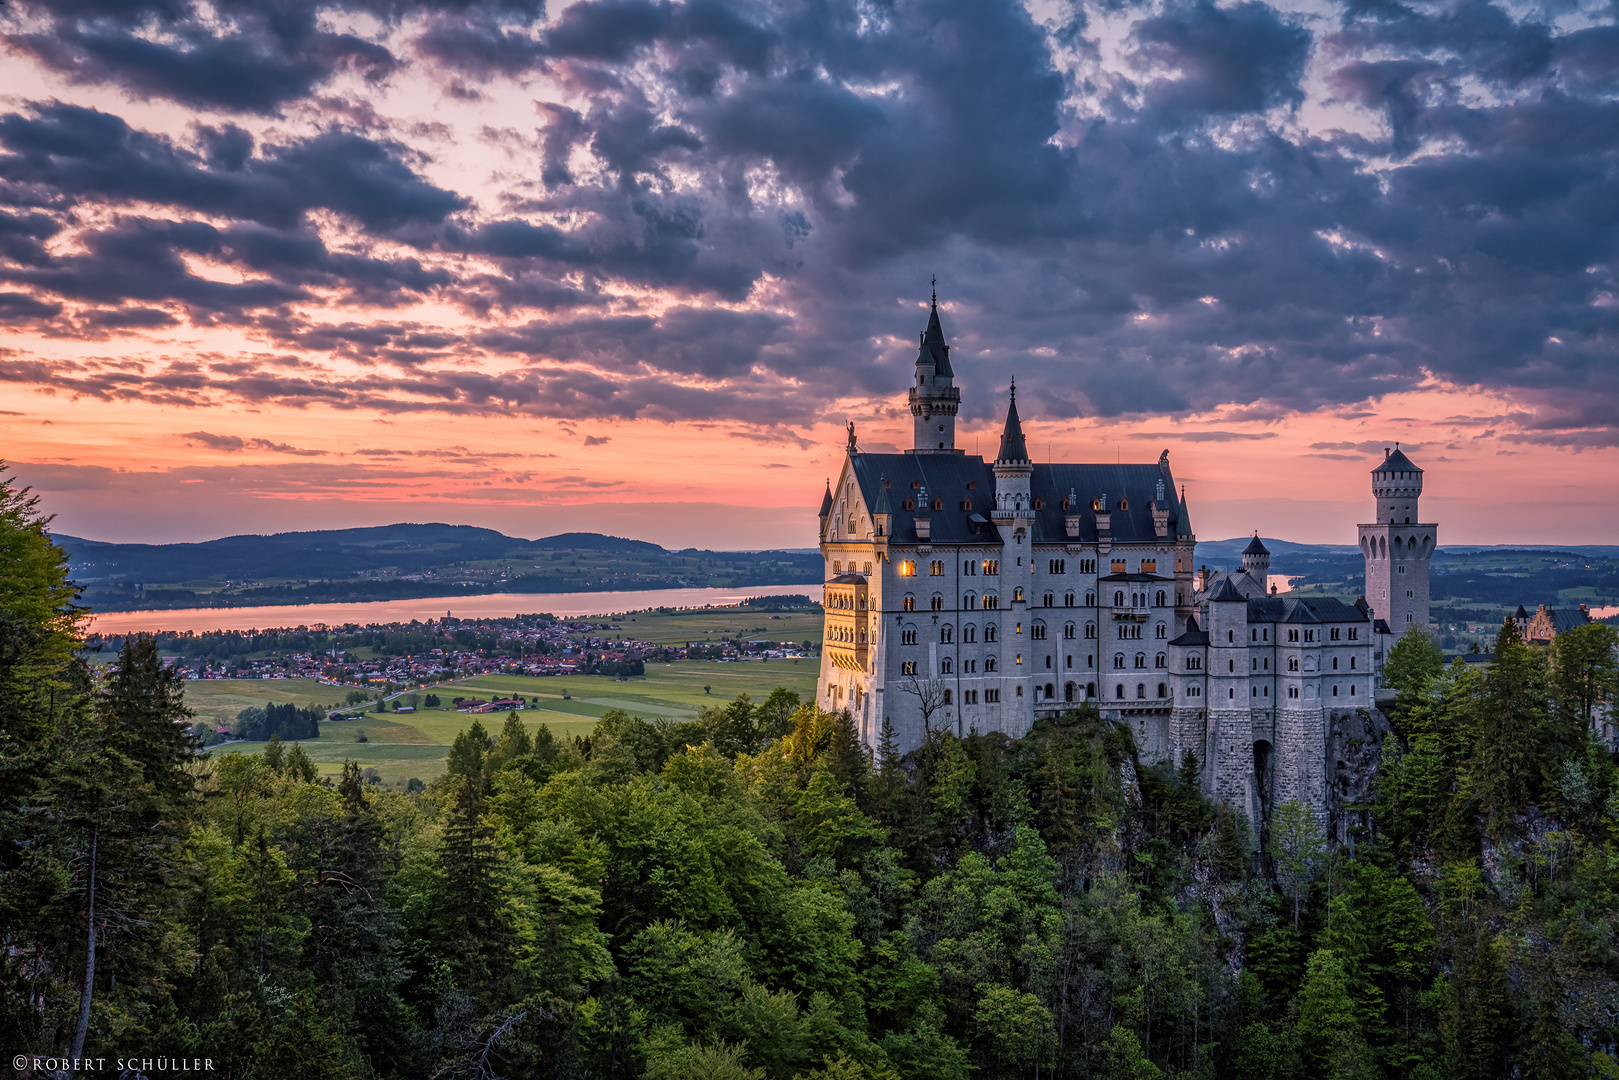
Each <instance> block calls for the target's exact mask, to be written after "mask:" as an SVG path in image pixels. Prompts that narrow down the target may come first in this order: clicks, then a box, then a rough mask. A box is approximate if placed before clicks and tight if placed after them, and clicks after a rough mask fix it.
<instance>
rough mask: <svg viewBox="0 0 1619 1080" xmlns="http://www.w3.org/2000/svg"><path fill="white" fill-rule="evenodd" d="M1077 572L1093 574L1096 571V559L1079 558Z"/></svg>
mask: <svg viewBox="0 0 1619 1080" xmlns="http://www.w3.org/2000/svg"><path fill="white" fill-rule="evenodd" d="M1079 572H1080V573H1081V574H1094V573H1096V560H1095V559H1081V560H1079Z"/></svg>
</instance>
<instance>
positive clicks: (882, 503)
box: [871, 476, 894, 514]
mask: <svg viewBox="0 0 1619 1080" xmlns="http://www.w3.org/2000/svg"><path fill="white" fill-rule="evenodd" d="M871 512H872V513H873V514H892V513H893V512H894V501H893V500H892V499H890V498H889V497H888V478H887V477H886V476H885V477H882V478H880V479H879V480H878V483H877V502H876V503H875V504H874V505H873V506H872V508H871Z"/></svg>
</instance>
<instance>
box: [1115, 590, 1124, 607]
mask: <svg viewBox="0 0 1619 1080" xmlns="http://www.w3.org/2000/svg"><path fill="white" fill-rule="evenodd" d="M1113 606H1114V607H1123V606H1124V592H1123V590H1120V591H1118V592H1115V593H1114V594H1113Z"/></svg>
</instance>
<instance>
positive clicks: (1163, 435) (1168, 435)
mask: <svg viewBox="0 0 1619 1080" xmlns="http://www.w3.org/2000/svg"><path fill="white" fill-rule="evenodd" d="M1130 437H1131V438H1132V439H1175V440H1178V441H1180V442H1249V441H1253V440H1258V439H1274V438H1276V437H1277V435H1276V432H1274V431H1259V432H1248V431H1137V432H1134V433H1133V434H1131V436H1130Z"/></svg>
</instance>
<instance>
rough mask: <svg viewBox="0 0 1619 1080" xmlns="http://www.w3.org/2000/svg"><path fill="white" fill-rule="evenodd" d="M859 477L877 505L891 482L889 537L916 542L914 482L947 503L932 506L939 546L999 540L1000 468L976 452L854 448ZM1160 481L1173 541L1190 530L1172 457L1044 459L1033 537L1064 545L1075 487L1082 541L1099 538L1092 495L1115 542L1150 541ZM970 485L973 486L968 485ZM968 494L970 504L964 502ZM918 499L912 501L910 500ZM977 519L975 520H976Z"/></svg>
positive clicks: (1038, 470)
mask: <svg viewBox="0 0 1619 1080" xmlns="http://www.w3.org/2000/svg"><path fill="white" fill-rule="evenodd" d="M851 463H852V465H853V471H854V475H855V481H856V482H857V483H858V484H859V485H860V492H861V495H862V496H863V497H864V499H865V502H866V505H867V506H873V507H875V506H876V505H877V492H878V489H879V488H881V487H882V480H883V478H884V477H887V479H888V480H889V481H890V482H891V483H892V484H893V490H892V491H890V493H889V494H890V497H891V499H892V505H893V519H892V525H891V527H890V529H889V539H890V540H891V541H892V542H893V543H896V544H911V543H916V542H917V541H916V516H917V512H916V511H915V510H914V509H912V510H907V509H905V502H906V500H908V499H914V498H915V496H916V495H917V490H916V489H915V488H913V487H912V484H913V483H921V484H925V485H926V486H927V491H928V498H929V499H939V500H941V501H942V502H943V503H944V509H942V510H931V511H928V517H929V518H930V519H931V521H932V530H931V531H932V538H931V541H930V542H931V543H934V544H1000V543H1001V538H1000V535H999V530H997V529H995V528H994V527H993V526H992V525H990V524H989V522H988V519H987V516H986V515H987V514H988V513H989V512H990V511H991V510H992V509H993V508H994V505H995V470H994V468H993V466H991V464H990V463H989V462H987V461H985V460H984V459H983V458H981V457H975V456H973V455H971V454H867V453H860V452H856V453H855V454H854V455H853V456H852V458H851ZM1160 480H1161V481H1163V484H1164V490H1165V501H1166V502H1167V503H1168V505H1169V526H1170V527H1169V537H1168V538H1169V539H1170V540H1173V539H1174V538H1175V537H1176V536H1179V535H1186V530H1185V529H1184V528H1181V527H1179V526H1178V524H1177V520H1178V517H1179V515H1180V512H1181V506H1180V501H1179V499H1178V498H1177V497H1176V495H1175V478H1174V476H1173V475H1172V474H1171V473H1170V471H1169V465H1168V463H1167V462H1166V463H1162V464H1154V465H1105V464H1104V465H1043V464H1038V463H1037V464H1036V465H1035V466H1034V474H1033V475H1032V476H1031V477H1030V478H1029V489H1030V493H1031V494H1032V495H1033V496H1034V498H1036V499H1038V500H1040V502H1041V504H1042V506H1041V509H1039V510H1037V511H1035V514H1034V537H1033V541H1034V542H1035V543H1067V542H1068V534H1067V532H1066V527H1065V522H1064V519H1065V518H1066V517H1067V514H1068V511H1065V510H1063V508H1062V502H1063V500H1064V499H1066V498H1068V493H1069V492H1070V491H1072V492H1073V493H1074V498H1075V500H1076V501H1077V502H1078V503H1079V507H1078V515H1079V518H1080V526H1079V536H1078V537H1077V541H1076V542H1079V543H1095V542H1096V512H1095V511H1094V510H1092V509H1091V501H1092V500H1093V499H1096V498H1100V497H1101V496H1103V495H1106V496H1107V502H1108V507H1109V509H1110V511H1111V516H1110V522H1109V523H1110V525H1111V526H1112V531H1111V534H1110V535H1111V536H1112V537H1113V542H1114V543H1118V544H1130V543H1149V542H1153V541H1156V540H1157V539H1158V534H1157V533H1156V532H1155V531H1154V529H1153V524H1152V510H1151V503H1152V500H1153V499H1154V498H1155V497H1156V495H1157V486H1158V483H1159V481H1160ZM968 484H976V485H977V487H976V488H969V487H968V486H967V485H968ZM1121 498H1123V499H1126V500H1128V503H1129V506H1128V509H1123V510H1121V509H1119V502H1120V499H1121ZM967 500H971V502H972V509H971V510H968V509H966V508H965V507H964V505H963V504H964V503H965V502H966V501H967ZM913 505H914V504H913ZM973 518H977V519H978V521H976V522H975V521H973V520H971V519H973Z"/></svg>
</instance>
